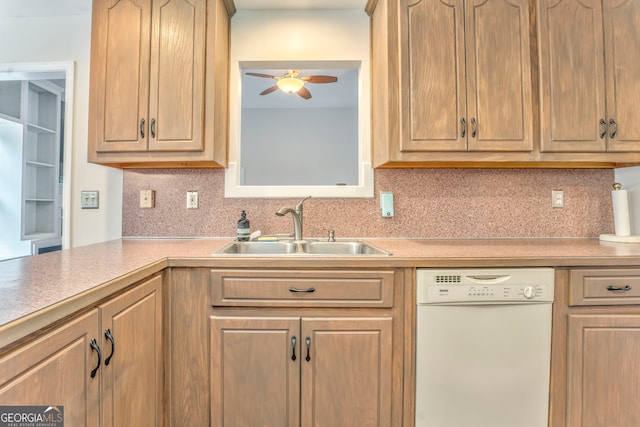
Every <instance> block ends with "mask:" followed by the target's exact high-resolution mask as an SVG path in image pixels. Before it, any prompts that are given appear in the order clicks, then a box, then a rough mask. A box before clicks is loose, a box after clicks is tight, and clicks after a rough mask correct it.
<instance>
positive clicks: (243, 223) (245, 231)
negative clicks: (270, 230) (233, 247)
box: [237, 211, 251, 242]
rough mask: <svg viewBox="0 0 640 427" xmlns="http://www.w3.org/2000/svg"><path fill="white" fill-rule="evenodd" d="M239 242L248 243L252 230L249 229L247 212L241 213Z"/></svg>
mask: <svg viewBox="0 0 640 427" xmlns="http://www.w3.org/2000/svg"><path fill="white" fill-rule="evenodd" d="M237 230H238V241H239V242H248V241H249V235H250V234H251V233H250V229H249V220H248V219H247V213H246V212H245V211H242V212H240V219H239V220H238V228H237Z"/></svg>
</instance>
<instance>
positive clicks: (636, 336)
mask: <svg viewBox="0 0 640 427" xmlns="http://www.w3.org/2000/svg"><path fill="white" fill-rule="evenodd" d="M567 338H568V347H567V426H585V427H586V426H593V427H608V426H640V406H639V405H638V395H639V393H640V364H639V363H638V358H640V310H638V313H637V314H616V313H611V314H570V315H569V328H568V337H567Z"/></svg>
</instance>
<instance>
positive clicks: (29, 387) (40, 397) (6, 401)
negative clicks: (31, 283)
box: [0, 309, 100, 427]
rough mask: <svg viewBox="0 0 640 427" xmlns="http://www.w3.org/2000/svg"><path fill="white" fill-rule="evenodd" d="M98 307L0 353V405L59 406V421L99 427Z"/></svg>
mask: <svg viewBox="0 0 640 427" xmlns="http://www.w3.org/2000/svg"><path fill="white" fill-rule="evenodd" d="M98 327H99V315H98V310H97V309H94V310H91V311H90V312H88V313H86V314H84V315H82V316H80V317H78V318H75V319H74V320H71V321H68V322H67V323H65V324H64V325H62V326H60V327H58V328H55V329H54V330H52V331H50V332H48V333H46V334H45V335H43V336H42V337H40V338H38V339H36V340H35V341H33V342H30V343H28V344H26V345H25V346H23V347H21V348H19V349H17V350H15V351H12V352H10V353H8V354H5V355H3V356H1V357H0V405H3V406H4V405H12V406H14V405H16V406H30V405H38V406H40V405H42V406H63V407H64V421H65V425H69V426H87V427H99V426H100V376H99V375H97V376H95V377H91V372H92V371H93V370H94V369H95V368H96V366H98V356H97V353H96V352H95V351H93V350H92V348H91V341H92V340H93V339H94V338H95V337H96V336H97V332H98V330H99V329H98Z"/></svg>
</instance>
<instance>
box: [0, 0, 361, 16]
mask: <svg viewBox="0 0 640 427" xmlns="http://www.w3.org/2000/svg"><path fill="white" fill-rule="evenodd" d="M234 3H235V5H236V8H237V9H240V10H242V9H362V10H364V7H365V4H366V3H367V0H234ZM89 14H91V0H0V17H26V16H29V17H39V16H70V15H89Z"/></svg>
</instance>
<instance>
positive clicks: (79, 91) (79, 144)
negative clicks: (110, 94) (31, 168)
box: [0, 0, 122, 247]
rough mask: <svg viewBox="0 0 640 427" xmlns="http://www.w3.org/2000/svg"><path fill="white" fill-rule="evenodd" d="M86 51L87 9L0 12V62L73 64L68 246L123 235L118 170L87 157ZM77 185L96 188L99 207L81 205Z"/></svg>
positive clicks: (88, 43) (88, 41)
mask: <svg viewBox="0 0 640 427" xmlns="http://www.w3.org/2000/svg"><path fill="white" fill-rule="evenodd" d="M87 1H88V0H87ZM90 51H91V16H90V15H77V16H54V17H38V18H0V64H8V63H13V64H15V63H24V62H30V63H32V62H43V61H44V62H47V61H50V62H59V61H74V62H75V65H76V68H75V87H74V95H75V96H74V100H73V104H74V117H73V152H72V159H73V160H72V167H71V177H70V179H71V240H70V242H71V246H72V247H74V246H82V245H87V244H91V243H97V242H102V241H106V240H112V239H118V238H120V237H121V235H122V171H120V170H116V169H112V168H107V167H104V166H98V165H93V164H89V163H87V132H88V121H87V120H88V104H89V55H90ZM65 179H69V177H65ZM81 190H98V191H99V192H100V208H99V209H96V210H93V209H85V210H82V209H80V191H81Z"/></svg>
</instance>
